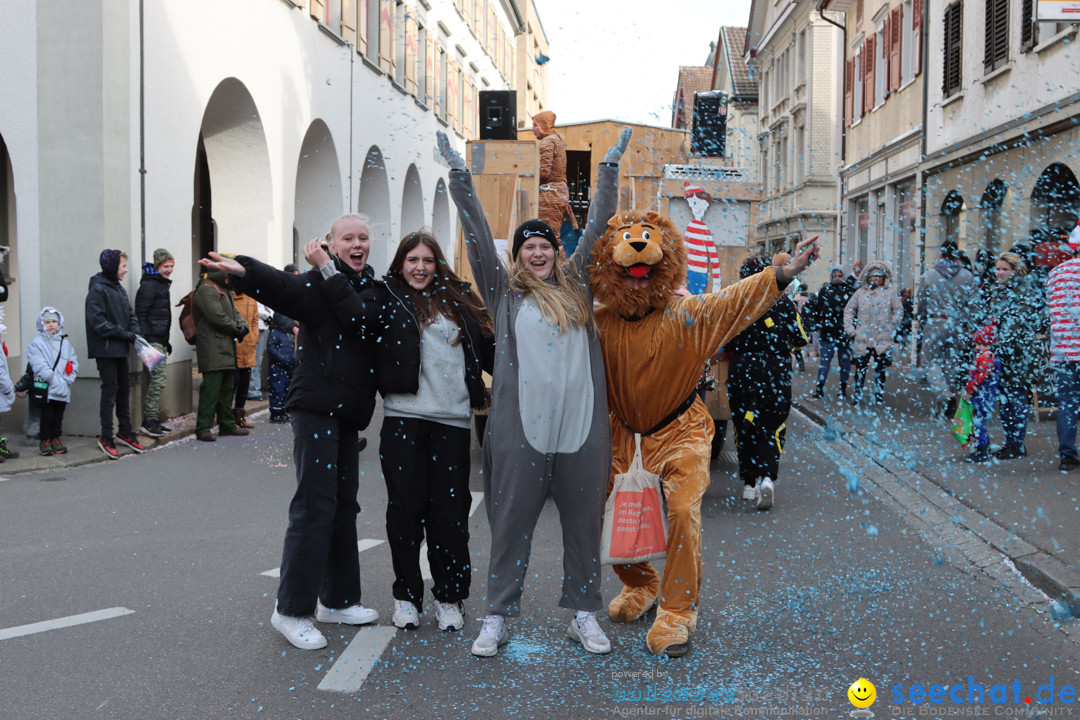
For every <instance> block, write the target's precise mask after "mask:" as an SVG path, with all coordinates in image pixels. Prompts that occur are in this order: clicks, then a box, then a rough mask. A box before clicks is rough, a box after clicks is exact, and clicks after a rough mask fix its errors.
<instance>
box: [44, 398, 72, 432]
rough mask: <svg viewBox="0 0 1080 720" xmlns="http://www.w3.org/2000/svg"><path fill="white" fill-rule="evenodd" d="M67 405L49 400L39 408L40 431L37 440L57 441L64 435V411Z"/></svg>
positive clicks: (61, 401)
mask: <svg viewBox="0 0 1080 720" xmlns="http://www.w3.org/2000/svg"><path fill="white" fill-rule="evenodd" d="M66 409H67V403H66V402H64V401H63V400H49V401H48V402H46V403H45V404H44V405H42V406H41V430H40V431H39V433H38V438H40V439H41V440H42V441H45V440H59V439H60V436H61V435H63V433H64V410H66Z"/></svg>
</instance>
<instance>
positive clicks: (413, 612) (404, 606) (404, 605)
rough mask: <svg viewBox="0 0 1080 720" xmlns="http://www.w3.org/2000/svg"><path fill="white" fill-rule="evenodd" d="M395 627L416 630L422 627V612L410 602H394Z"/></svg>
mask: <svg viewBox="0 0 1080 720" xmlns="http://www.w3.org/2000/svg"><path fill="white" fill-rule="evenodd" d="M394 625H395V626H396V627H399V628H406V629H409V630H415V629H416V628H418V627H419V626H420V611H419V610H417V609H416V606H415V605H413V604H412V603H411V602H409V601H408V600H395V601H394Z"/></svg>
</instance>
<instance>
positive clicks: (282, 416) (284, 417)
mask: <svg viewBox="0 0 1080 720" xmlns="http://www.w3.org/2000/svg"><path fill="white" fill-rule="evenodd" d="M270 422H272V423H274V424H275V425H281V424H283V423H287V422H289V415H288V413H283V412H282V413H270Z"/></svg>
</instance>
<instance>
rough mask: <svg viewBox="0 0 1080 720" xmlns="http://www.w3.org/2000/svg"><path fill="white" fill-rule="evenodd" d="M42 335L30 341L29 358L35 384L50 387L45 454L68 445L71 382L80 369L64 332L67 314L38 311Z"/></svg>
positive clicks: (44, 427)
mask: <svg viewBox="0 0 1080 720" xmlns="http://www.w3.org/2000/svg"><path fill="white" fill-rule="evenodd" d="M37 328H38V336H37V337H35V338H34V339H33V340H31V341H30V346H29V347H27V349H26V357H27V360H28V361H29V362H30V367H31V369H32V370H33V371H34V382H35V384H38V383H43V384H46V385H47V386H48V388H47V390H46V397H45V399H44V402H42V404H41V434H40V436H39V437H40V439H41V442H40V445H39V449H40V452H41V454H42V455H60V454H63V453H66V452H67V448H66V447H64V444H63V443H61V442H60V436H61V435H62V434H63V426H64V410H65V409H66V408H67V404H68V403H69V402H71V385H72V383H74V382H75V376H76V375H78V372H79V359H78V357H76V355H75V348H74V346H72V344H71V342H70V341H69V340H68V336H67V335H64V316H63V314H61V312H60V311H59V310H57V309H56V308H54V307H49V306H46V307H43V308H42V309H41V312H40V313H38V321H37Z"/></svg>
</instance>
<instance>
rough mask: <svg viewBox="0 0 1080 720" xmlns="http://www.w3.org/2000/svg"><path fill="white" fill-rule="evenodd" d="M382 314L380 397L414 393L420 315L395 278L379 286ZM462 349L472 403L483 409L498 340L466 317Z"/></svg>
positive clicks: (378, 361) (377, 379)
mask: <svg viewBox="0 0 1080 720" xmlns="http://www.w3.org/2000/svg"><path fill="white" fill-rule="evenodd" d="M378 287H379V298H380V300H381V304H382V311H381V312H380V314H379V327H380V328H381V337H379V338H378V340H377V342H378V344H379V350H378V353H377V354H376V360H375V386H376V387H377V388H378V390H379V394H380V395H382V396H384V397H385V396H386V394H387V393H413V394H415V393H416V392H417V391H419V389H420V337H421V331H420V316H419V315H418V314H417V311H416V306H415V305H414V304H413V302H412V300H411V299H410V298H409V294H408V291H407V290H406V289H405V287H404V284H403V283H402V281H401V280H400V279H399V278H397V277H394V276H392V275H387V276H386V277H385V278H383V282H381V283H379V284H378ZM464 323H465V326H464V328H463V330H464V332H463V333H462V334H461V346H462V349H464V351H465V367H464V368H463V369H462V371H463V372H464V373H465V385H466V387H468V389H469V404H470V405H472V407H473V408H475V409H477V410H480V409H483V408H484V407H486V406H487V393H486V392H485V386H484V378H483V374H482V373H483V371H484V370H487V371H488V372H491V369H492V365H493V364H494V357H495V338H494V337H493V336H492V335H489V334H486V333H483V332H482V331H481V330H480V326H479V325H477V324H476V323H475V322H473V321H472V318H470V317H469V316H468V315H465V318H464Z"/></svg>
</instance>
